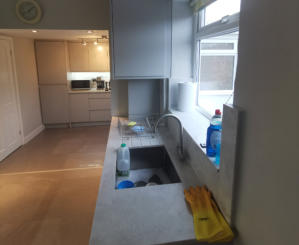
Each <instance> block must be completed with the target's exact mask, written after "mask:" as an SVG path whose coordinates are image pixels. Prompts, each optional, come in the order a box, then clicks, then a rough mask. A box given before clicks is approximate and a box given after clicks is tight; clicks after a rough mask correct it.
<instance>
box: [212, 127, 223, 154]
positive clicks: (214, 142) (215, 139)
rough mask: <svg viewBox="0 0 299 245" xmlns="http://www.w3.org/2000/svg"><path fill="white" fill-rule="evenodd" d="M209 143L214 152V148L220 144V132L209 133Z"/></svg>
mask: <svg viewBox="0 0 299 245" xmlns="http://www.w3.org/2000/svg"><path fill="white" fill-rule="evenodd" d="M210 143H211V147H212V148H213V149H214V150H216V146H217V145H218V144H221V132H220V131H218V130H215V131H213V132H212V133H211V136H210Z"/></svg>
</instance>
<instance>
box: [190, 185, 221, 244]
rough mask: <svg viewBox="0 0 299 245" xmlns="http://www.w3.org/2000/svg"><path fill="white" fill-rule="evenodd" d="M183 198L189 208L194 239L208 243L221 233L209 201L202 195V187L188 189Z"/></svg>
mask: <svg viewBox="0 0 299 245" xmlns="http://www.w3.org/2000/svg"><path fill="white" fill-rule="evenodd" d="M184 193H185V197H186V200H187V201H188V203H189V204H190V206H191V209H192V214H193V223H194V232H195V236H196V239H197V240H198V241H202V242H208V241H209V240H210V239H211V238H213V237H215V236H216V235H217V234H219V233H220V232H222V231H223V229H222V226H221V225H220V224H219V222H218V219H217V217H216V214H215V212H214V210H213V208H212V206H211V203H210V201H209V199H208V198H207V197H206V196H205V195H204V192H203V187H196V188H193V187H190V188H189V190H185V191H184Z"/></svg>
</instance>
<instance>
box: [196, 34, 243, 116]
mask: <svg viewBox="0 0 299 245" xmlns="http://www.w3.org/2000/svg"><path fill="white" fill-rule="evenodd" d="M237 42H238V32H234V33H230V34H226V35H222V36H218V37H213V38H207V39H203V40H200V55H199V58H200V64H199V86H198V87H199V92H198V105H199V106H200V107H202V108H203V109H204V110H206V111H207V112H208V113H209V114H211V115H213V114H214V112H215V109H221V110H222V108H223V104H226V103H230V104H231V103H233V90H234V80H235V72H236V66H237V55H238V50H237V47H238V45H237Z"/></svg>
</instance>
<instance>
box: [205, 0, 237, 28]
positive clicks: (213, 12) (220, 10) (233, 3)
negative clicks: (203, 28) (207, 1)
mask: <svg viewBox="0 0 299 245" xmlns="http://www.w3.org/2000/svg"><path fill="white" fill-rule="evenodd" d="M240 4H241V0H217V1H215V2H214V3H212V4H211V5H209V6H208V7H206V8H205V10H203V11H204V13H205V14H204V16H205V17H204V19H205V20H204V25H209V24H211V23H213V22H215V21H218V20H221V18H222V17H224V16H227V15H232V14H235V13H238V12H240Z"/></svg>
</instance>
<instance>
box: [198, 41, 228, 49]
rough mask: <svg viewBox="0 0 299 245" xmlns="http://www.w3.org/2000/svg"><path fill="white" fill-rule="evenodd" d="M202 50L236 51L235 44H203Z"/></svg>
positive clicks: (201, 45)
mask: <svg viewBox="0 0 299 245" xmlns="http://www.w3.org/2000/svg"><path fill="white" fill-rule="evenodd" d="M200 48H201V50H217V49H220V50H223V49H228V50H231V49H234V43H201V44H200Z"/></svg>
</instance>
